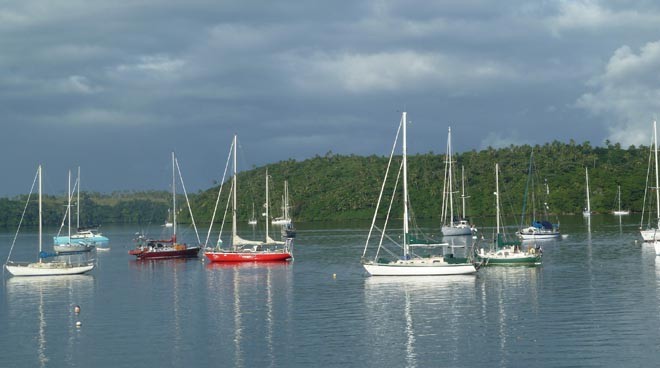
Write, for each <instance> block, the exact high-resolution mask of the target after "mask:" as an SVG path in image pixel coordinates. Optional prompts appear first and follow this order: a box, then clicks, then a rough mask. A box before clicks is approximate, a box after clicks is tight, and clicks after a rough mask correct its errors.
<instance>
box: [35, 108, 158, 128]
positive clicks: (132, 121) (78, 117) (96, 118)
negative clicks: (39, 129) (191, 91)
mask: <svg viewBox="0 0 660 368" xmlns="http://www.w3.org/2000/svg"><path fill="white" fill-rule="evenodd" d="M153 120H154V119H153V118H151V117H149V116H147V115H144V114H139V113H124V112H120V111H116V110H107V109H102V108H81V109H78V110H73V111H69V112H67V113H65V114H63V115H61V116H49V117H47V118H43V119H42V121H43V122H46V123H51V124H66V125H90V126H95V125H98V126H111V125H139V124H144V123H151V122H153Z"/></svg>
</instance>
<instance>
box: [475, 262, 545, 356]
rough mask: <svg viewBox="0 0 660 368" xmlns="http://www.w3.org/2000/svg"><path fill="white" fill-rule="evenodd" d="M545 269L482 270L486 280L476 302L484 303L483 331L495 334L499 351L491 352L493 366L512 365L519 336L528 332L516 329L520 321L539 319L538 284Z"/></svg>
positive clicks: (519, 344)
mask: <svg viewBox="0 0 660 368" xmlns="http://www.w3.org/2000/svg"><path fill="white" fill-rule="evenodd" d="M542 270H543V267H489V268H486V269H483V270H480V273H481V275H480V276H481V277H483V279H482V281H483V282H481V283H480V284H479V287H478V289H479V293H478V297H477V299H478V302H477V304H478V305H480V306H481V310H480V320H481V321H482V328H483V330H484V333H486V334H488V335H490V336H494V337H496V339H495V340H494V341H497V350H495V351H491V354H490V359H491V360H490V363H491V364H492V365H493V366H500V367H506V366H509V365H511V364H512V356H514V355H516V354H518V352H519V350H520V349H521V342H520V341H519V340H518V337H519V336H520V335H527V333H526V332H525V331H518V330H517V328H519V323H518V320H519V319H521V318H524V319H526V320H527V319H529V320H536V319H537V318H538V317H539V316H540V314H541V303H540V297H539V288H538V285H540V284H541V280H540V275H541V274H542ZM494 341H492V340H491V342H494ZM525 343H529V342H525ZM491 347H494V345H492V346H491ZM523 350H524V351H527V350H526V349H523Z"/></svg>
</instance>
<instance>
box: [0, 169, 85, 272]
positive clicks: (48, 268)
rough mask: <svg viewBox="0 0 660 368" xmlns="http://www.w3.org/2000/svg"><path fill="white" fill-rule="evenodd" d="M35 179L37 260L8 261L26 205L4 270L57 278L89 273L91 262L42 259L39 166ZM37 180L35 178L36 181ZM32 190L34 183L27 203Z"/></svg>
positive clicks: (41, 210)
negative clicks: (37, 199)
mask: <svg viewBox="0 0 660 368" xmlns="http://www.w3.org/2000/svg"><path fill="white" fill-rule="evenodd" d="M37 177H38V180H39V253H38V257H39V259H38V260H37V261H36V262H13V261H10V260H9V258H11V252H12V250H13V249H14V245H15V244H16V238H17V237H18V232H19V231H20V228H21V223H22V222H23V217H24V216H25V210H26V209H27V204H26V206H25V210H23V217H21V221H19V225H18V229H17V230H16V236H14V242H13V243H12V245H11V248H10V250H9V256H7V262H6V263H5V268H6V269H7V271H9V273H11V274H12V275H14V276H59V275H75V274H81V273H85V272H88V271H91V270H92V269H93V268H94V262H93V261H86V262H80V263H70V262H63V261H51V262H46V261H44V260H43V258H44V257H45V256H47V255H45V254H44V253H43V252H42V245H43V236H42V235H43V215H42V212H43V208H42V184H41V183H42V180H41V165H39V168H38V169H37ZM36 179H37V178H35V181H36ZM33 189H34V182H33V183H32V188H31V189H30V195H28V203H29V201H30V197H31V196H32V191H33Z"/></svg>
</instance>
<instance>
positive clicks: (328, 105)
mask: <svg viewBox="0 0 660 368" xmlns="http://www.w3.org/2000/svg"><path fill="white" fill-rule="evenodd" d="M659 20H660V11H659V9H658V8H657V6H656V5H654V4H653V3H649V2H644V1H641V2H626V3H625V4H624V3H621V2H608V1H547V2H542V3H538V4H535V3H529V2H523V1H519V2H517V1H513V2H505V3H502V4H497V3H493V2H488V1H442V2H429V1H362V2H355V1H338V2H321V1H306V2H292V1H277V2H250V1H248V2H246V1H186V2H180V1H119V2H101V1H66V2H55V3H52V2H46V1H30V0H26V1H20V2H10V3H6V4H3V5H1V6H0V47H1V49H2V53H1V54H0V68H1V70H2V71H3V73H2V75H0V102H1V103H0V113H1V114H2V115H1V116H2V121H3V127H4V128H5V129H4V133H3V134H2V136H1V137H0V144H2V147H3V150H4V154H3V156H5V157H12V159H11V160H9V159H6V160H4V161H3V170H4V171H5V172H9V173H11V175H9V177H8V179H6V180H5V181H4V183H3V186H2V188H1V189H2V190H1V191H0V194H14V193H20V192H24V191H26V190H27V186H28V185H27V184H25V183H26V182H28V181H29V180H30V179H31V177H32V173H33V171H34V168H35V167H36V164H37V163H38V162H43V163H44V164H45V165H46V169H47V171H49V172H52V175H53V176H55V177H58V176H62V177H63V178H64V177H65V175H66V174H65V170H66V168H69V167H75V166H77V165H81V166H82V167H83V173H84V174H85V176H86V178H87V179H86V180H85V182H84V183H85V184H86V189H88V190H98V191H104V192H107V191H112V190H122V189H151V188H158V189H164V188H167V185H168V183H169V180H168V179H167V175H168V174H167V172H168V170H167V167H168V161H169V152H170V151H171V150H172V149H175V150H176V151H177V152H178V155H179V158H180V163H181V165H182V170H183V172H184V175H186V181H187V182H188V188H189V189H191V190H198V189H204V188H206V187H208V186H210V185H211V183H212V182H213V180H217V179H218V178H219V176H220V171H221V169H222V167H223V166H224V160H225V157H226V151H227V149H228V147H229V143H230V140H231V136H232V134H234V133H237V134H239V140H240V141H241V144H242V147H243V148H244V152H245V156H247V157H246V158H245V162H246V165H245V166H248V167H245V168H249V167H251V166H252V165H261V164H265V163H268V162H273V161H277V160H283V159H288V158H295V159H304V158H307V157H311V156H314V155H315V154H320V155H323V154H325V153H326V152H328V151H333V152H336V153H356V154H364V155H368V154H385V153H386V152H387V151H388V149H389V145H390V143H389V142H390V141H391V136H392V135H393V133H394V131H395V128H396V127H395V125H396V123H397V122H398V121H399V117H400V115H399V114H400V112H401V111H402V110H403V109H406V110H407V111H408V112H409V118H410V119H411V120H412V121H413V125H412V126H411V130H410V136H411V142H410V149H411V150H412V151H416V152H427V151H434V152H444V149H445V139H446V131H447V127H448V126H450V125H451V126H452V129H453V131H454V134H453V141H454V148H455V150H457V151H464V150H470V149H481V148H485V147H488V146H493V147H500V146H506V145H509V144H521V143H530V144H536V143H541V144H542V143H545V142H548V141H552V140H555V139H557V140H561V141H568V140H569V139H574V140H576V141H578V142H582V141H585V140H588V141H591V142H592V144H601V143H602V142H603V141H604V140H605V139H611V140H613V141H621V142H622V143H626V144H638V143H648V142H646V140H647V139H645V138H644V137H645V136H647V134H646V131H647V130H648V127H649V125H650V121H651V120H650V119H652V117H653V113H654V112H656V111H657V110H658V102H657V101H660V99H658V98H657V96H658V94H659V92H658V87H657V86H658V83H657V80H656V79H653V81H651V80H650V78H651V77H650V76H651V75H653V78H657V73H653V71H654V70H657V67H658V66H659V64H660V63H659V60H660V57H659V56H658V51H657V50H658V46H657V45H658V39H659V38H660V37H658V35H657V32H656V30H657V24H659V23H658V21H659ZM60 173H61V175H60ZM64 184H65V183H64V181H63V180H62V184H61V185H59V184H58V183H54V184H53V186H54V187H55V190H63V188H64Z"/></svg>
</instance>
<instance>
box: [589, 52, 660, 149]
mask: <svg viewBox="0 0 660 368" xmlns="http://www.w3.org/2000/svg"><path fill="white" fill-rule="evenodd" d="M658 70H660V41H656V42H650V43H647V44H646V45H644V46H643V47H642V48H641V49H640V51H639V53H635V52H634V51H633V50H631V49H630V47H628V46H622V47H620V48H619V49H618V50H616V51H615V52H614V54H613V55H612V57H611V58H610V60H609V62H608V64H607V67H606V68H605V70H604V72H603V74H601V75H599V76H597V77H595V78H593V80H592V81H591V82H590V85H591V86H592V87H594V91H592V92H590V93H585V94H583V95H582V96H581V97H580V98H579V99H578V101H577V103H576V105H577V106H578V107H581V108H584V109H586V110H587V111H589V112H591V113H592V114H594V115H596V116H599V117H601V118H602V119H603V120H604V121H605V122H606V123H608V124H609V126H610V127H609V138H608V139H610V140H611V141H613V142H620V143H621V144H622V145H624V146H625V145H629V144H648V143H649V142H648V141H649V140H648V135H649V133H650V128H649V127H650V122H651V121H652V120H653V119H655V118H656V114H657V113H658V111H660V75H659V74H658Z"/></svg>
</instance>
